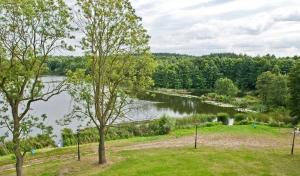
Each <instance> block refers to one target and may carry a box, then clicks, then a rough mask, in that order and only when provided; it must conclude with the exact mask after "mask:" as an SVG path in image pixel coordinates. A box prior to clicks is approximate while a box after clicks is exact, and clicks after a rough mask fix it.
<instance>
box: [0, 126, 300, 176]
mask: <svg viewBox="0 0 300 176" xmlns="http://www.w3.org/2000/svg"><path fill="white" fill-rule="evenodd" d="M194 132H195V129H194V128H190V129H179V130H173V131H172V132H171V133H170V134H169V135H163V136H151V137H135V138H130V139H122V140H115V141H108V142H107V146H108V150H107V154H108V158H109V160H110V164H109V165H108V166H105V167H104V168H100V167H99V166H98V165H97V164H96V162H97V156H95V155H90V154H91V153H94V152H95V148H96V147H97V144H86V145H82V146H81V148H82V154H83V156H82V159H83V161H82V162H77V161H76V159H75V158H74V159H71V160H65V161H62V160H51V161H47V162H46V163H43V164H38V165H34V166H31V167H27V168H25V173H26V175H42V176H54V175H61V174H62V175H94V176H98V175H99V176H102V175H103V176H104V175H109V176H119V175H120V176H122V175H129V176H135V175H137V176H150V175H151V176H156V175H157V176H159V175H166V176H168V175H183V176H185V175H193V176H194V175H265V176H267V175H278V176H279V175H300V169H299V165H300V155H295V156H293V157H292V156H290V155H289V152H290V151H289V148H273V149H266V148H255V149H249V148H222V147H219V148H216V147H200V148H199V149H197V150H194V149H192V148H191V147H182V148H168V149H166V148H161V149H141V150H133V151H115V150H110V148H111V147H112V146H113V147H123V146H128V145H131V144H139V143H148V142H152V141H162V140H167V139H172V138H178V137H182V136H191V135H193V134H194ZM290 132H291V129H288V128H274V127H269V126H261V125H259V126H257V127H256V128H253V127H252V126H251V125H246V126H222V125H218V126H212V127H201V128H199V135H201V134H202V135H206V134H207V135H209V134H222V135H227V136H228V135H229V136H245V137H246V136H257V137H268V138H273V139H286V138H287V137H290V136H291V134H290ZM297 153H300V150H299V149H298V148H296V154H297ZM66 154H67V155H68V154H71V155H75V154H76V146H71V147H66V148H58V149H42V150H38V151H37V155H35V156H30V155H28V156H27V160H31V159H37V158H40V159H43V158H48V157H50V156H57V157H59V156H61V155H66ZM9 163H14V160H13V159H12V156H11V155H7V156H3V157H0V166H1V165H5V164H9ZM28 163H30V161H28ZM13 173H14V171H13V170H10V171H6V172H2V173H1V172H0V175H10V174H13Z"/></svg>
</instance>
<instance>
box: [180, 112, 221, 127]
mask: <svg viewBox="0 0 300 176" xmlns="http://www.w3.org/2000/svg"><path fill="white" fill-rule="evenodd" d="M215 119H216V116H215V115H213V114H195V115H192V116H191V117H184V118H178V119H176V122H175V128H176V129H180V128H190V127H194V126H195V125H200V124H205V123H208V122H213V121H214V120H215Z"/></svg>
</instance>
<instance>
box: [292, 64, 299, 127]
mask: <svg viewBox="0 0 300 176" xmlns="http://www.w3.org/2000/svg"><path fill="white" fill-rule="evenodd" d="M289 88H290V94H291V96H290V102H289V104H290V105H289V107H290V109H291V115H292V116H293V117H295V119H296V121H298V122H299V121H300V61H298V62H297V64H296V65H295V67H294V68H293V69H292V71H291V72H290V74H289ZM295 124H297V122H295Z"/></svg>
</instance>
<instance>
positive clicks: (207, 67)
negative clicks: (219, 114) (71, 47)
mask: <svg viewBox="0 0 300 176" xmlns="http://www.w3.org/2000/svg"><path fill="white" fill-rule="evenodd" d="M153 56H154V57H155V59H156V60H157V63H158V66H157V69H156V72H155V73H154V75H153V79H154V81H155V86H156V87H159V88H175V89H198V90H202V91H207V92H209V91H211V90H212V89H214V86H215V82H216V81H217V80H218V79H219V78H225V77H226V78H229V79H231V80H232V81H233V82H234V83H235V84H236V85H237V86H238V88H239V89H240V90H254V89H255V88H256V81H257V78H258V76H259V75H261V74H262V73H263V72H266V71H271V72H279V73H281V74H283V75H285V74H287V73H289V71H290V70H291V68H292V67H293V66H294V65H295V61H296V60H297V59H299V57H297V56H295V57H280V58H279V57H275V56H274V55H266V56H256V57H251V56H247V55H237V54H233V53H223V54H210V55H205V56H189V55H180V54H171V53H155V54H153ZM85 62H86V60H85V59H84V58H83V57H71V56H70V57H66V56H58V57H52V58H50V59H49V61H48V68H49V72H48V74H51V75H64V74H65V73H66V71H67V70H72V71H74V70H75V69H76V68H85V65H86V63H85Z"/></svg>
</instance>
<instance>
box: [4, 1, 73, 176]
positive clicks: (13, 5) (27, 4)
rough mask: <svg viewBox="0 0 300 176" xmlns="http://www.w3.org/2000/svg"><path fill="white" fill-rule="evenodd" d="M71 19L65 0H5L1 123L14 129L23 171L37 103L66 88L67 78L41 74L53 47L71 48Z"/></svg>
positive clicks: (16, 154) (16, 150)
mask: <svg viewBox="0 0 300 176" xmlns="http://www.w3.org/2000/svg"><path fill="white" fill-rule="evenodd" d="M70 20H71V16H70V13H69V8H68V7H67V6H66V4H65V3H64V1H61V0H2V1H0V26H1V28H0V70H1V74H0V96H1V98H2V97H3V99H4V103H3V104H2V105H3V106H2V107H0V108H1V111H2V109H4V113H3V111H2V112H1V114H0V116H1V117H0V126H1V127H6V128H7V129H8V131H9V133H10V134H11V135H12V138H13V145H14V147H13V149H14V154H15V156H16V169H17V175H18V176H21V175H22V165H23V158H24V156H25V153H26V152H27V148H26V147H24V146H22V142H21V141H22V138H24V137H26V136H28V134H29V132H30V129H31V128H33V127H36V125H38V124H37V122H36V121H37V120H36V117H32V116H30V115H29V112H30V110H31V107H32V106H31V105H32V103H34V102H37V101H48V100H49V99H50V98H51V97H52V96H54V95H57V94H59V93H60V92H61V91H63V89H64V83H63V82H62V83H59V84H55V83H53V84H52V85H50V86H49V87H46V85H44V84H43V82H42V78H41V75H42V74H43V73H44V72H45V71H46V70H47V67H46V62H47V59H48V56H49V55H50V53H52V52H53V51H54V50H55V49H64V48H69V47H68V46H67V44H66V43H65V42H64V40H65V39H69V38H72V36H71V35H70V31H71V30H72V27H71V26H70V23H69V22H70ZM69 49H71V48H69ZM47 86H48V85H47ZM45 87H46V88H45ZM8 107H9V109H10V110H11V112H10V113H8V112H7V109H8Z"/></svg>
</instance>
